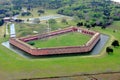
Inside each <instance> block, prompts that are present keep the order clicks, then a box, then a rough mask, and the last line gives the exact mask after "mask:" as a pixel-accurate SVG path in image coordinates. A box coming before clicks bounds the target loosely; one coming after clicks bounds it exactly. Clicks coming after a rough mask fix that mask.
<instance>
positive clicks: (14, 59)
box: [0, 22, 120, 80]
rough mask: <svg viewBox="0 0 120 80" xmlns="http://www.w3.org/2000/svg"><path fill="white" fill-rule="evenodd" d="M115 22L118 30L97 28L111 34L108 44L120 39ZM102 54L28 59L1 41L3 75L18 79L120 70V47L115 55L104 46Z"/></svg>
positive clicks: (4, 78) (0, 74) (0, 72)
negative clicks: (108, 52)
mask: <svg viewBox="0 0 120 80" xmlns="http://www.w3.org/2000/svg"><path fill="white" fill-rule="evenodd" d="M119 23H120V22H119ZM113 26H115V28H117V30H118V31H117V32H115V33H114V32H113V30H112V28H106V29H101V28H99V27H96V28H93V30H96V31H99V32H101V33H105V34H107V35H109V36H110V40H109V41H108V43H107V44H106V46H109V45H110V44H111V42H112V41H113V40H114V39H117V40H119V41H120V30H119V29H120V24H118V25H115V24H113ZM6 40H8V38H3V37H0V43H2V42H4V41H6ZM101 54H103V55H101V56H96V57H94V56H93V57H81V56H69V57H56V58H55V57H54V58H40V59H27V58H24V57H21V56H20V55H18V54H16V53H15V52H12V51H11V50H9V49H7V48H5V47H4V46H2V45H0V79H1V80H16V79H24V78H25V79H26V78H27V79H29V78H41V77H54V76H63V75H75V74H83V73H98V72H111V71H120V47H116V48H114V52H113V54H111V55H107V54H106V52H105V48H104V49H103V51H101Z"/></svg>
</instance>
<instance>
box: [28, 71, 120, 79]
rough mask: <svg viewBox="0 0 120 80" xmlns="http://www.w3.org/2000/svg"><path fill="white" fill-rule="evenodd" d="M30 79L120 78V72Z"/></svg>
mask: <svg viewBox="0 0 120 80" xmlns="http://www.w3.org/2000/svg"><path fill="white" fill-rule="evenodd" d="M30 80H120V72H116V73H100V74H92V75H91V74H86V75H78V76H71V77H57V78H46V79H30Z"/></svg>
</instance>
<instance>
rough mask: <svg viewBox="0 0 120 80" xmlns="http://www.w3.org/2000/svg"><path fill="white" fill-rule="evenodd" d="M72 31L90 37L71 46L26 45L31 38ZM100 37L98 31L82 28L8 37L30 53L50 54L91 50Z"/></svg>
mask: <svg viewBox="0 0 120 80" xmlns="http://www.w3.org/2000/svg"><path fill="white" fill-rule="evenodd" d="M72 31H78V32H81V33H83V34H87V35H91V36H92V38H91V39H90V40H89V41H88V42H87V43H86V45H84V46H72V47H59V48H46V49H38V48H35V47H32V46H30V45H28V44H27V43H25V42H27V41H31V40H36V39H38V38H39V39H41V38H45V37H48V36H55V35H59V34H64V33H67V32H72ZM99 39H100V33H98V32H94V31H90V30H86V29H82V28H76V27H73V28H66V29H64V30H59V31H53V32H51V33H49V34H43V35H39V36H38V35H35V36H29V37H24V38H20V39H17V38H10V40H9V42H10V44H12V45H14V46H16V47H18V48H20V49H21V50H23V51H25V52H27V53H29V54H31V55H51V54H67V53H82V52H89V51H91V50H92V48H93V47H94V46H95V45H96V43H97V42H98V41H99Z"/></svg>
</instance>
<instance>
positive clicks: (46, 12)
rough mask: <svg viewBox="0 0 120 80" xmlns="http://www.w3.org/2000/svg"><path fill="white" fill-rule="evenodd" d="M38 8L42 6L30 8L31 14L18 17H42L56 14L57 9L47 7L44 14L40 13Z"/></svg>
mask: <svg viewBox="0 0 120 80" xmlns="http://www.w3.org/2000/svg"><path fill="white" fill-rule="evenodd" d="M38 10H40V8H33V10H30V12H31V14H32V15H30V16H21V15H20V16H19V17H18V18H21V19H25V18H33V17H34V18H36V17H41V16H46V15H54V14H56V11H57V10H47V9H45V10H44V11H45V13H44V14H40V15H39V14H38V12H37V11H38Z"/></svg>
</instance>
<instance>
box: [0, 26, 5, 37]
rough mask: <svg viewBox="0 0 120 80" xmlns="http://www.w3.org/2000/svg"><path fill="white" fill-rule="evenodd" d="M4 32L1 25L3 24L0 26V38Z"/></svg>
mask: <svg viewBox="0 0 120 80" xmlns="http://www.w3.org/2000/svg"><path fill="white" fill-rule="evenodd" d="M4 32H5V27H4V25H3V26H1V27H0V38H1V37H3V35H4Z"/></svg>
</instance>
